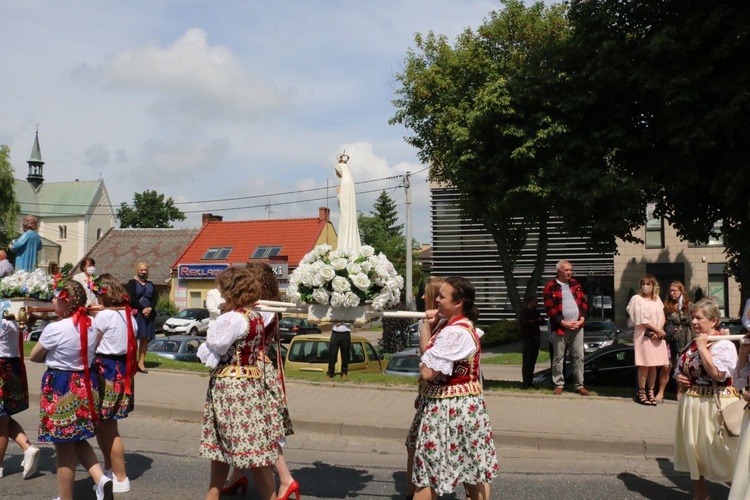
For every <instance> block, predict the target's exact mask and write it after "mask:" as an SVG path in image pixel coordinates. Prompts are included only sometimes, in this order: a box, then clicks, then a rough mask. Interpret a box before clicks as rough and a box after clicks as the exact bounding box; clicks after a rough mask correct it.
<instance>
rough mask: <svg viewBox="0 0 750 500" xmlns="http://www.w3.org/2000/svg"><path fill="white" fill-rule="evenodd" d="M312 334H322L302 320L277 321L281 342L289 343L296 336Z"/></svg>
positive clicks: (284, 319) (315, 327) (316, 326)
mask: <svg viewBox="0 0 750 500" xmlns="http://www.w3.org/2000/svg"><path fill="white" fill-rule="evenodd" d="M313 333H322V330H321V329H320V328H318V325H316V324H315V323H310V322H309V321H307V320H306V319H304V318H281V321H279V336H280V337H281V341H282V342H290V341H291V340H292V339H293V338H294V337H296V336H297V335H309V334H313Z"/></svg>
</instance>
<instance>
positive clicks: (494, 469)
mask: <svg viewBox="0 0 750 500" xmlns="http://www.w3.org/2000/svg"><path fill="white" fill-rule="evenodd" d="M423 400H424V401H423V403H422V405H421V410H422V411H421V424H420V427H419V433H418V434H417V440H416V446H415V451H414V473H413V476H412V481H413V482H414V484H415V485H416V486H417V487H419V488H427V487H429V488H432V489H433V490H434V491H435V492H436V493H437V494H438V495H444V494H446V493H451V492H453V491H454V490H455V489H456V487H457V486H458V485H459V484H460V483H469V484H480V483H488V482H491V481H492V479H494V478H495V477H496V476H497V474H498V470H499V467H498V464H497V453H496V451H495V442H494V441H493V440H492V427H491V426H490V418H489V415H488V414H487V409H486V407H485V404H484V398H483V397H482V395H481V394H480V395H476V396H461V397H455V398H443V399H434V398H423Z"/></svg>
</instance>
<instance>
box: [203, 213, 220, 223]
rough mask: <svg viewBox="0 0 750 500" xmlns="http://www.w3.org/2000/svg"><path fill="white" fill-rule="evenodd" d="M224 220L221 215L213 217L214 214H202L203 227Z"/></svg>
mask: <svg viewBox="0 0 750 500" xmlns="http://www.w3.org/2000/svg"><path fill="white" fill-rule="evenodd" d="M223 219H224V217H222V216H221V215H214V214H203V224H202V225H203V226H205V225H206V223H207V222H221V221H222V220H223Z"/></svg>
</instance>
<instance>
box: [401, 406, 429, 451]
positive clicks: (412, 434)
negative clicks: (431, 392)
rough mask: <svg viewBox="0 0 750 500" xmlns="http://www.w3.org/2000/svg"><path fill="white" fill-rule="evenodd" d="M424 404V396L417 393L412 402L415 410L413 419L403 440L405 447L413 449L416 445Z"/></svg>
mask: <svg viewBox="0 0 750 500" xmlns="http://www.w3.org/2000/svg"><path fill="white" fill-rule="evenodd" d="M424 404H425V398H423V397H422V396H421V395H418V396H417V400H416V401H415V403H414V406H415V407H416V409H417V411H416V413H415V414H414V419H413V420H412V421H411V426H410V427H409V433H408V434H407V435H406V441H405V442H404V444H405V445H406V447H407V448H412V449H414V448H416V447H417V436H418V435H419V429H420V427H422V411H424Z"/></svg>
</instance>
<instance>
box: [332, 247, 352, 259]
mask: <svg viewBox="0 0 750 500" xmlns="http://www.w3.org/2000/svg"><path fill="white" fill-rule="evenodd" d="M347 257H348V254H347V253H346V252H345V251H344V250H340V249H338V248H337V249H336V250H334V251H333V252H331V253H330V254H328V258H329V259H331V261H333V260H334V259H346V258H347ZM347 260H348V259H347Z"/></svg>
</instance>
